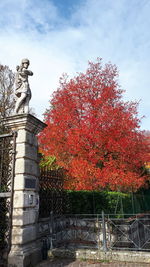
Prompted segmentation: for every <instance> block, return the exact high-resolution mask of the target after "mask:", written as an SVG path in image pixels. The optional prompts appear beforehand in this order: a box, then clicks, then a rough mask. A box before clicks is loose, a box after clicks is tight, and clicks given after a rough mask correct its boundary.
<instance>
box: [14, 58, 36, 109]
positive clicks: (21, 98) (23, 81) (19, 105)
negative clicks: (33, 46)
mask: <svg viewBox="0 0 150 267" xmlns="http://www.w3.org/2000/svg"><path fill="white" fill-rule="evenodd" d="M29 64H30V61H29V60H28V59H27V58H25V59H22V61H21V65H20V66H17V67H16V70H17V73H16V77H15V95H16V105H15V113H16V114H20V113H29V101H30V99H31V90H30V86H29V82H28V76H32V75H33V72H32V71H30V70H28V67H29Z"/></svg>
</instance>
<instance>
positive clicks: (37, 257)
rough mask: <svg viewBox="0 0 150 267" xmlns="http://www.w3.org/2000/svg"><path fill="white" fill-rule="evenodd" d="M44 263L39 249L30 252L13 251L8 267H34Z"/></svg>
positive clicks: (10, 254)
mask: <svg viewBox="0 0 150 267" xmlns="http://www.w3.org/2000/svg"><path fill="white" fill-rule="evenodd" d="M41 261H42V253H41V250H40V249H39V248H38V249H37V248H36V249H32V250H30V251H28V252H23V251H18V252H17V251H14V252H13V251H11V252H10V253H9V256H8V267H31V266H32V267H33V266H36V264H38V263H39V262H41Z"/></svg>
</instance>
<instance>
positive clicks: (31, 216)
mask: <svg viewBox="0 0 150 267" xmlns="http://www.w3.org/2000/svg"><path fill="white" fill-rule="evenodd" d="M4 123H5V126H7V127H9V128H10V129H11V130H13V131H14V130H15V131H17V138H16V161H15V177H14V200H13V217H12V242H11V251H10V253H9V257H8V263H9V264H10V265H13V266H16V267H26V266H35V265H36V263H37V262H39V261H40V260H41V259H40V257H41V253H40V251H39V248H38V247H37V244H36V232H37V220H38V208H39V196H38V177H39V166H38V164H39V160H38V143H37V137H36V135H37V134H38V133H39V132H40V131H41V130H43V129H44V127H46V124H44V123H43V122H41V121H40V120H38V119H37V118H35V117H34V116H32V115H30V114H18V115H14V116H11V117H8V118H7V119H6V120H5V121H4Z"/></svg>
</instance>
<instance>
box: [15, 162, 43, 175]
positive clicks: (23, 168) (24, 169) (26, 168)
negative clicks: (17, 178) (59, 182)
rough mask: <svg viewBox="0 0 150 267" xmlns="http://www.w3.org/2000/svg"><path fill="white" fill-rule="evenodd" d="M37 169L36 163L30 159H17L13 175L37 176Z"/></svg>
mask: <svg viewBox="0 0 150 267" xmlns="http://www.w3.org/2000/svg"><path fill="white" fill-rule="evenodd" d="M38 172H39V167H38V164H37V162H35V161H34V160H31V159H26V158H19V159H17V160H16V165H15V174H25V175H26V174H27V175H34V176H37V175H38Z"/></svg>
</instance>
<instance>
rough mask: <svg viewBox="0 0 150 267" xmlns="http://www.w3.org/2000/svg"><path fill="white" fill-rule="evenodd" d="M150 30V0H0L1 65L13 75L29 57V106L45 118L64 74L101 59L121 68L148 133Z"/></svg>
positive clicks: (122, 81)
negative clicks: (53, 94)
mask: <svg viewBox="0 0 150 267" xmlns="http://www.w3.org/2000/svg"><path fill="white" fill-rule="evenodd" d="M149 29H150V1H149V0H142V1H141V0H0V63H1V64H3V65H8V66H9V67H10V68H11V69H12V70H13V71H14V72H15V71H16V65H20V62H21V59H22V58H29V60H30V68H29V69H30V70H32V71H33V72H34V76H32V77H30V87H31V90H32V99H31V102H30V106H32V107H33V109H34V111H35V113H36V115H37V117H38V118H39V119H41V120H42V119H43V115H42V114H43V113H44V112H45V110H46V108H48V107H49V100H50V98H51V97H52V93H53V92H54V91H55V90H56V89H57V87H58V84H59V78H60V76H62V74H63V73H67V74H68V75H69V76H70V77H73V76H75V75H76V73H77V72H85V70H86V68H87V64H88V61H96V59H97V57H100V58H102V59H103V63H104V64H105V63H108V62H111V63H112V64H115V65H116V66H117V67H118V70H119V84H120V85H121V88H122V89H124V90H126V92H125V94H124V100H125V101H140V104H139V109H138V111H139V117H142V116H145V117H144V119H143V120H142V124H141V129H145V130H150V109H149V98H150V30H149Z"/></svg>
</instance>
